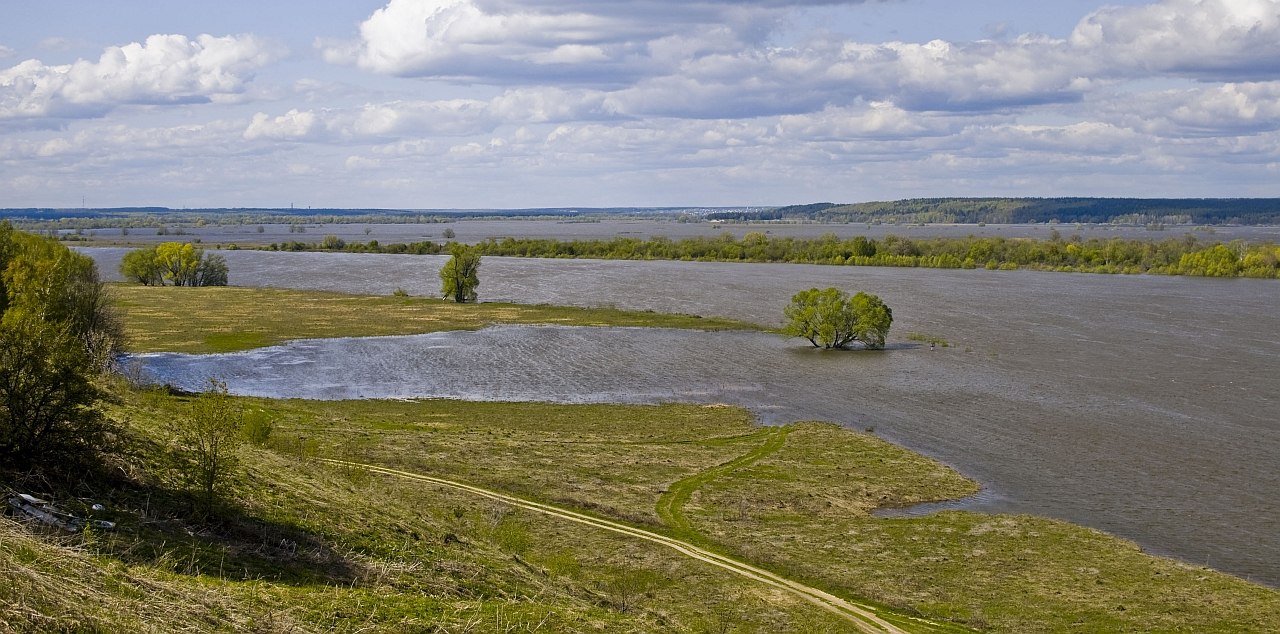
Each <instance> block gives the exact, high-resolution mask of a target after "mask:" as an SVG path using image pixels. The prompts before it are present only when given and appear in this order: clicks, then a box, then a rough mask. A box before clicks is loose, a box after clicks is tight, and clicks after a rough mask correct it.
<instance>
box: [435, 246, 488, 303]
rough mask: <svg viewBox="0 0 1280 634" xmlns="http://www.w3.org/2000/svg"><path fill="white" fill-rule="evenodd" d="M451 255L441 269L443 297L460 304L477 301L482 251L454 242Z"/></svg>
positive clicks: (450, 249) (441, 291)
mask: <svg viewBox="0 0 1280 634" xmlns="http://www.w3.org/2000/svg"><path fill="white" fill-rule="evenodd" d="M449 254H450V256H451V257H450V258H449V261H448V262H446V263H445V265H444V268H442V269H440V281H441V282H442V285H441V288H440V293H441V295H443V296H444V297H445V298H449V297H452V298H453V301H455V302H458V303H462V302H473V301H475V300H476V297H478V295H477V294H476V288H477V287H479V286H480V275H479V270H480V249H479V248H478V247H469V246H467V245H465V244H460V243H457V242H452V243H450V244H449Z"/></svg>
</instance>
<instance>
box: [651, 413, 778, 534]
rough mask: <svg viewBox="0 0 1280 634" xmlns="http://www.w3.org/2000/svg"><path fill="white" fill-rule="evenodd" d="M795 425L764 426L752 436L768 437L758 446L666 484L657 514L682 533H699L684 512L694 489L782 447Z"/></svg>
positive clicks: (659, 499)
mask: <svg viewBox="0 0 1280 634" xmlns="http://www.w3.org/2000/svg"><path fill="white" fill-rule="evenodd" d="M792 429H794V428H793V427H791V426H790V425H787V426H784V427H769V428H766V429H762V430H760V431H759V432H756V433H755V434H752V436H763V437H764V439H765V441H764V443H763V444H761V445H760V446H759V447H756V448H755V449H752V450H751V451H748V452H747V453H745V454H742V455H741V456H738V457H737V458H734V459H733V460H730V461H728V462H726V463H723V464H719V465H716V466H714V467H711V468H710V469H707V470H706V471H700V472H698V473H695V474H693V475H691V476H689V477H687V478H685V479H683V480H679V481H677V482H676V483H675V484H672V485H671V486H670V487H668V488H667V491H666V493H663V494H662V497H659V498H658V517H660V518H662V521H663V522H666V524H667V526H670V527H671V528H673V529H675V530H676V531H678V532H680V533H684V534H690V535H692V534H696V533H695V531H694V530H693V525H692V524H690V523H689V520H688V519H686V518H685V516H684V505H685V504H686V503H687V502H688V501H689V499H690V498H692V497H693V493H694V491H697V490H698V489H699V488H701V487H702V485H704V484H706V483H708V482H710V481H712V480H714V479H716V478H719V477H720V476H724V475H728V474H730V473H732V472H733V471H735V470H737V469H740V468H742V467H745V466H747V465H750V464H752V463H754V462H756V461H757V460H760V459H761V458H764V457H765V456H767V455H769V454H771V453H773V452H775V451H777V450H779V449H781V448H782V445H783V444H784V443H786V441H787V434H789V433H791V431H792Z"/></svg>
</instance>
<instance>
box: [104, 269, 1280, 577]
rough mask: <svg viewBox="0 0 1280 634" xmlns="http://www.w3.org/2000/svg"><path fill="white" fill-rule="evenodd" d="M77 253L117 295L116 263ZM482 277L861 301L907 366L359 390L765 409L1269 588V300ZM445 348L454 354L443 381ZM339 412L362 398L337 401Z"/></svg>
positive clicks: (597, 299) (533, 347) (510, 339)
mask: <svg viewBox="0 0 1280 634" xmlns="http://www.w3.org/2000/svg"><path fill="white" fill-rule="evenodd" d="M87 252H89V253H90V254H92V255H93V256H94V257H95V258H98V259H99V261H100V262H101V266H102V269H103V270H104V271H106V272H112V271H114V270H115V268H116V264H115V262H117V261H118V259H119V257H120V253H121V251H120V250H115V249H89V250H87ZM224 255H225V256H226V257H227V260H228V262H229V264H230V267H231V283H232V284H235V285H243V286H278V287H290V288H313V289H328V290H338V291H351V292H365V293H374V294H386V293H390V292H391V291H392V290H394V289H396V288H404V289H406V290H408V291H409V292H410V293H413V294H416V295H427V294H433V293H434V291H436V289H437V288H438V285H439V283H438V278H437V276H436V272H437V271H438V269H439V267H440V266H441V264H442V263H443V262H444V258H443V257H437V256H392V255H363V254H323V253H272V252H258V251H227V252H224ZM480 278H481V286H480V295H481V299H482V300H488V301H514V302H527V303H559V304H573V305H586V306H599V305H614V306H618V307H620V308H630V309H652V310H657V311H666V312H683V313H693V314H701V315H716V316H725V317H732V318H737V319H743V320H749V321H756V322H762V323H767V324H775V323H779V322H780V320H781V311H782V307H783V306H784V305H785V304H786V302H787V300H788V298H789V297H790V295H791V294H792V293H794V292H795V291H797V290H801V289H804V288H809V287H812V286H819V287H826V286H837V287H840V288H843V289H846V290H849V291H854V290H865V291H868V292H871V293H875V294H877V295H880V296H881V297H882V298H883V299H884V300H885V302H886V303H887V304H888V305H889V306H891V307H892V308H893V311H894V316H895V323H894V329H893V332H892V333H891V334H890V341H891V343H893V344H894V345H892V346H891V348H892V349H890V350H887V351H884V352H879V353H845V354H840V353H836V354H831V353H821V352H815V351H813V350H810V349H808V348H807V346H808V344H807V342H805V341H803V340H800V339H795V340H785V339H781V338H779V337H774V336H771V335H763V334H758V333H728V334H725V333H709V334H704V333H682V332H678V331H656V332H643V331H640V332H636V331H633V330H631V329H620V330H618V331H599V332H595V333H590V332H588V333H583V332H582V331H581V330H579V329H556V328H522V329H521V328H517V329H510V328H503V329H493V330H489V331H484V332H482V333H465V334H457V333H455V334H451V335H432V336H430V337H427V338H425V339H422V340H386V341H382V342H378V343H364V344H361V343H359V342H353V341H352V340H345V342H344V343H342V344H340V345H344V346H355V345H371V346H375V348H374V349H377V350H381V351H382V352H380V353H379V354H375V355H373V356H372V357H371V358H372V359H374V360H373V361H371V362H370V364H369V365H368V366H366V367H365V370H363V371H364V372H366V373H368V374H369V376H371V377H382V379H381V380H385V381H387V382H390V383H396V384H401V383H404V384H407V385H409V386H410V387H409V388H405V390H406V392H405V393H404V394H399V395H409V393H408V392H410V391H412V389H419V388H413V387H412V386H413V385H415V384H425V383H427V381H425V380H424V379H423V377H426V376H431V375H432V372H438V371H439V368H441V367H446V368H450V371H457V372H461V374H460V376H463V377H467V380H466V381H464V382H463V384H462V385H463V387H460V388H457V390H458V392H459V393H450V394H441V395H453V396H463V397H490V398H523V397H522V396H520V395H521V394H525V395H530V397H538V398H547V399H556V400H569V401H573V400H612V399H613V398H614V397H616V398H617V399H618V400H664V399H670V398H672V397H675V398H681V399H688V400H695V401H703V400H722V401H727V402H733V403H740V404H744V405H747V406H749V407H752V408H753V410H755V411H756V412H757V413H758V414H759V415H760V416H761V417H762V419H764V420H765V421H766V422H785V421H787V420H791V419H793V418H795V417H802V418H822V419H827V420H833V421H837V422H840V423H842V424H845V425H849V426H851V427H855V428H857V429H868V428H873V429H874V430H875V433H876V434H877V435H880V436H882V437H884V438H887V439H889V440H892V441H894V442H897V443H900V444H902V445H904V446H906V447H909V448H911V449H914V450H917V451H920V452H922V453H925V454H927V455H931V456H934V457H936V458H938V459H940V460H942V461H944V462H946V463H948V464H950V465H952V466H954V467H956V468H957V469H959V470H960V471H962V472H964V473H966V474H967V475H970V476H972V477H974V478H976V479H978V480H979V481H980V482H981V483H982V484H983V485H984V487H986V488H987V491H988V492H987V494H986V495H983V496H981V497H979V498H978V499H977V500H976V501H975V502H974V503H973V504H972V505H971V508H975V509H977V510H991V511H1004V512H1020V513H1034V514H1038V515H1046V516H1051V517H1057V518H1062V519H1066V520H1069V521H1073V522H1076V523H1079V524H1083V525H1087V526H1092V527H1095V528H1099V529H1102V530H1105V531H1108V532H1111V533H1113V534H1116V535H1120V536H1122V537H1126V538H1129V539H1133V540H1135V541H1137V542H1138V543H1140V544H1141V545H1142V546H1143V547H1144V548H1146V549H1147V550H1148V551H1150V552H1154V553H1157V554H1162V555H1168V556H1174V557H1177V558H1180V559H1183V560H1185V561H1189V562H1192V563H1196V564H1208V565H1210V566H1212V567H1214V568H1218V569H1220V570H1224V571H1227V572H1231V573H1234V574H1237V575H1239V576H1242V577H1247V578H1250V579H1252V580H1254V581H1260V582H1263V583H1267V584H1270V585H1272V586H1280V495H1277V494H1276V491H1280V469H1278V467H1280V400H1278V399H1277V388H1278V387H1280V381H1278V380H1277V379H1276V374H1275V368H1276V367H1277V365H1278V363H1280V283H1277V282H1275V281H1268V280H1221V279H1201V278H1183V277H1158V276H1105V275H1090V274H1067V273H1046V272H1032V271H985V270H977V271H948V270H926V269H891V268H877V267H827V266H815V265H786V264H729V263H688V262H623V261H589V260H526V259H515V258H497V257H486V258H485V259H484V263H483V265H482V267H481V271H480ZM913 331H914V332H920V333H926V334H928V335H932V336H937V337H942V338H944V339H946V340H948V341H949V342H950V344H951V345H950V346H949V347H939V348H937V349H935V350H930V349H929V348H928V346H927V345H919V344H914V343H912V342H910V341H906V340H905V335H906V333H908V332H913ZM433 337H434V339H432V338H433ZM423 341H426V342H427V343H425V344H424V343H422V342H423ZM432 341H434V343H431V342H432ZM295 345H298V346H299V347H298V348H295V349H290V348H285V349H283V351H280V350H276V351H271V352H257V353H252V354H249V355H245V356H242V357H240V358H241V359H242V361H243V362H247V363H246V365H248V366H251V367H271V366H275V365H281V364H278V363H275V362H270V363H269V362H267V361H265V359H266V358H267V357H268V356H271V355H284V356H283V357H278V358H282V359H293V360H294V361H298V360H299V359H301V358H303V357H302V356H300V355H304V352H303V350H304V349H305V348H306V347H307V346H311V347H313V348H315V349H317V350H318V349H320V348H323V347H324V346H321V345H319V344H316V343H306V344H295ZM424 345H425V346H427V347H428V348H429V347H430V346H437V348H435V350H437V352H434V353H430V354H434V355H436V356H434V357H430V358H433V359H437V362H436V365H435V366H432V365H431V364H427V365H426V366H417V367H418V368H419V369H418V370H415V371H412V372H409V374H408V375H405V376H401V374H398V373H397V371H396V370H395V366H397V365H399V362H398V361H389V360H395V359H400V357H398V356H396V355H402V354H403V352H397V350H403V349H409V348H411V347H412V346H424ZM449 348H453V349H455V350H457V349H461V350H464V351H465V353H464V354H463V355H462V356H461V357H458V359H460V360H452V361H451V360H449V359H451V358H452V357H449V356H448V355H447V354H446V353H445V352H444V351H446V350H447V349H449ZM308 354H309V353H308ZM424 354H426V353H424ZM255 355H257V356H255ZM380 355H385V356H380ZM564 355H572V357H573V358H575V359H584V361H582V362H581V363H582V367H581V368H568V367H564V366H565V365H566V361H565V359H566V358H567V357H565V356H564ZM308 362H314V360H312V361H308ZM451 364H452V365H451ZM468 364H474V368H473V369H472V370H467V368H468V367H471V366H469V365H468ZM433 367H434V368H435V369H433ZM557 368H558V369H557ZM549 369H554V370H555V371H549ZM344 372H348V373H350V372H351V370H350V369H349V368H347V369H344ZM300 376H301V375H300ZM592 377H595V378H594V379H593V378H592ZM619 377H624V378H625V379H620V378H619ZM623 380H625V384H623V385H618V384H619V383H620V382H622V381H623ZM303 381H304V379H301V378H299V379H297V382H299V383H301V382H303ZM592 381H595V382H594V383H593V382H592ZM610 385H612V386H613V387H610ZM233 387H234V385H233ZM299 389H303V390H305V389H309V388H305V387H301V386H300V387H299ZM311 395H312V396H326V395H325V394H311ZM335 395H352V394H349V393H346V394H340V393H338V392H334V393H333V394H331V395H328V396H327V397H330V398H332V397H334V396H335ZM356 395H363V396H375V395H377V394H373V393H368V394H356ZM628 395H630V396H628Z"/></svg>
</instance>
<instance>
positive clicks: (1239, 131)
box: [1096, 81, 1280, 136]
mask: <svg viewBox="0 0 1280 634" xmlns="http://www.w3.org/2000/svg"><path fill="white" fill-rule="evenodd" d="M1096 112H1097V116H1099V117H1100V118H1102V119H1105V120H1108V121H1111V122H1114V123H1116V124H1118V125H1123V126H1127V127H1131V128H1134V129H1140V130H1144V131H1147V132H1150V133H1153V134H1160V135H1163V136H1182V135H1186V136H1213V135H1228V136H1231V135H1246V134H1253V133H1257V132H1264V131H1270V130H1278V129H1280V81H1270V82H1246V83H1227V84H1221V85H1217V86H1197V87H1194V88H1190V89H1182V90H1161V91H1148V92H1140V93H1119V94H1114V95H1110V96H1108V97H1107V98H1106V99H1103V100H1099V103H1098V104H1097V105H1096Z"/></svg>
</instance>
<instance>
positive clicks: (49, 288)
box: [0, 223, 121, 469]
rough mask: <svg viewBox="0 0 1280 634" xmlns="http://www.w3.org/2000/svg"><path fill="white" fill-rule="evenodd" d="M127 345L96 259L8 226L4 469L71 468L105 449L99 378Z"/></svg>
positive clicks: (1, 247) (1, 375)
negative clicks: (96, 381) (98, 406)
mask: <svg viewBox="0 0 1280 634" xmlns="http://www.w3.org/2000/svg"><path fill="white" fill-rule="evenodd" d="M120 340H121V326H120V321H119V320H118V319H117V318H116V315H115V313H114V312H113V310H112V308H111V306H110V302H109V298H108V297H107V295H106V291H105V289H104V287H103V285H102V283H101V282H100V281H99V279H98V271H97V267H96V266H95V265H94V263H93V260H91V259H90V258H88V257H86V256H83V255H80V254H78V253H74V252H72V251H71V250H69V249H67V248H66V247H64V246H62V245H60V244H57V243H56V242H53V241H52V240H46V239H44V238H39V237H36V236H32V235H29V234H24V233H21V232H16V231H13V230H12V228H11V227H10V226H9V225H8V224H7V223H5V224H0V464H3V465H5V466H11V467H18V468H25V467H28V466H32V465H39V464H41V463H44V462H48V463H56V464H58V465H59V467H60V468H63V469H66V468H67V467H71V466H74V465H75V464H76V463H78V462H83V461H87V460H89V459H90V458H91V457H92V456H93V455H94V454H96V453H97V452H98V450H100V449H102V448H103V447H104V446H105V444H106V443H107V441H108V440H109V436H110V431H111V426H110V424H109V423H108V422H107V421H106V420H105V419H103V418H102V416H101V414H100V413H99V412H98V411H97V410H96V409H95V408H94V405H95V404H96V402H97V400H98V399H99V396H100V395H99V392H98V390H97V388H95V387H94V385H93V383H92V381H91V377H92V376H93V375H94V374H95V373H96V372H98V371H100V370H103V369H105V367H106V366H107V365H108V364H109V363H110V362H111V360H112V359H113V357H114V353H115V352H116V350H117V348H118V346H119V344H120Z"/></svg>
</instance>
